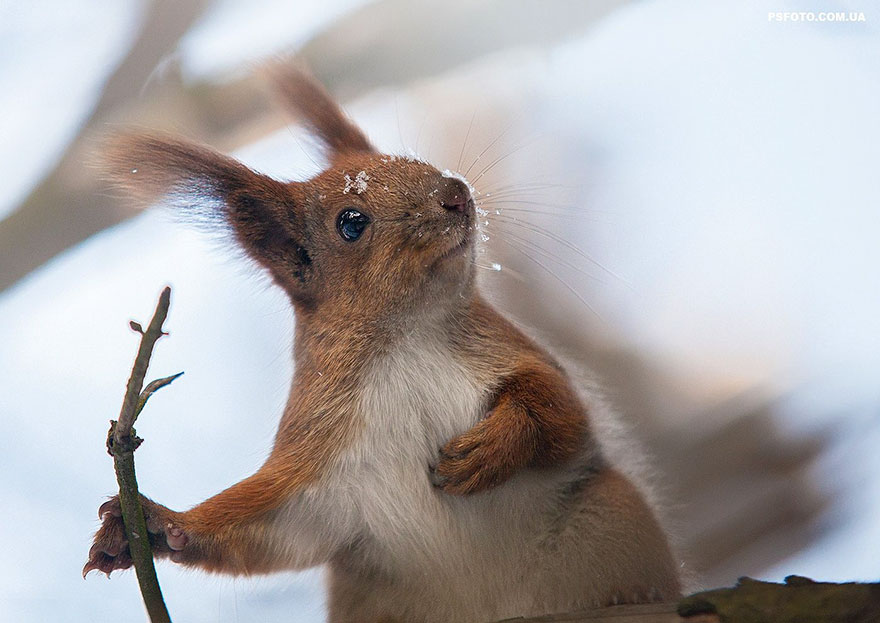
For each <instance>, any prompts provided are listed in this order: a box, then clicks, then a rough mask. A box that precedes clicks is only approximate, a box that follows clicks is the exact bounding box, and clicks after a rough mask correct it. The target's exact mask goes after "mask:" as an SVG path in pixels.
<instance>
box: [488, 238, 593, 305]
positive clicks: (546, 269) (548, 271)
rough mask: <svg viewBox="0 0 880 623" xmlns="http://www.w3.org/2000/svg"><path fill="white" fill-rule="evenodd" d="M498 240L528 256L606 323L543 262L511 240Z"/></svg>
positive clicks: (575, 291)
mask: <svg viewBox="0 0 880 623" xmlns="http://www.w3.org/2000/svg"><path fill="white" fill-rule="evenodd" d="M498 240H500V241H501V242H503V243H504V244H506V245H508V246H509V247H510V248H512V249H514V250H515V251H518V252H519V253H522V254H523V255H524V256H526V257H527V258H528V259H530V260H531V261H533V262H534V263H535V264H537V265H538V266H539V267H541V268H542V269H544V271H546V272H547V273H549V274H550V276H551V277H553V278H554V279H555V280H556V281H558V282H559V283H561V284H562V285H563V286H565V287H566V288H567V289H568V291H569V292H571V293H572V294H574V295H575V296H576V297H577V299H578V300H579V301H580V302H581V303H583V304H584V305H585V306H586V308H587V309H589V310H590V311H591V312H593V314H595V315H596V317H597V318H598V319H599V320H602V321H603V322H604V319H603V318H602V316H600V315H599V312H597V311H596V310H595V309H594V308H593V306H592V305H590V304H589V303H588V302H587V300H586V299H585V298H584V297H583V296H581V295H580V293H579V292H578V291H577V290H575V289H574V288H572V287H571V286H570V285H569V284H568V283H567V282H566V281H565V280H564V279H562V278H561V277H560V276H559V275H557V274H556V273H555V272H553V271H552V270H551V269H549V268H548V267H547V266H546V265H545V264H544V263H543V262H541V261H539V260H537V259H536V258H534V257H532V256H531V255H530V254H529V253H528V252H526V251H525V250H523V249H521V248H520V247H519V246H517V245H516V244H514V243H512V242H510V241H509V240H505V239H504V238H503V237H499V238H498Z"/></svg>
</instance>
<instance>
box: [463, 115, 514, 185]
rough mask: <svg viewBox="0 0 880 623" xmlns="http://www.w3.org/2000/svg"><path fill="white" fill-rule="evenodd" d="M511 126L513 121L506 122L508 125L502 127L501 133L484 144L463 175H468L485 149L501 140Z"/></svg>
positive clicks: (487, 149) (490, 147)
mask: <svg viewBox="0 0 880 623" xmlns="http://www.w3.org/2000/svg"><path fill="white" fill-rule="evenodd" d="M512 127H513V122H511V123H510V124H508V126H507V127H506V128H504V129H503V130H502V131H501V134H499V135H498V136H496V137H495V140H493V141H492V142H491V143H489V144H488V145H486V148H485V149H483V151H481V152H480V153H479V154H478V155H477V157H476V158H474V161H473V162H472V163H471V166H469V167H468V168H467V171H465V172H464V174H463V175H464V177H467V176H468V173H470V172H471V169H473V168H474V165H475V164H477V161H478V160H479V159H480V158H482V157H483V155H484V154H485V153H486V152H487V151H489V150H490V149H492V146H493V145H494V144H495V143H497V142H498V141H499V140H501V137H502V136H504V135H505V134H507V132H508V130H510V128H512Z"/></svg>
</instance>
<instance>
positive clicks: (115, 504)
mask: <svg viewBox="0 0 880 623" xmlns="http://www.w3.org/2000/svg"><path fill="white" fill-rule="evenodd" d="M108 516H109V517H122V508H121V507H120V506H119V498H115V497H113V498H110V499H109V500H107V501H106V502H104V503H103V504H101V506H100V507H99V508H98V519H100V520H101V521H104V519H106V518H107V517H108Z"/></svg>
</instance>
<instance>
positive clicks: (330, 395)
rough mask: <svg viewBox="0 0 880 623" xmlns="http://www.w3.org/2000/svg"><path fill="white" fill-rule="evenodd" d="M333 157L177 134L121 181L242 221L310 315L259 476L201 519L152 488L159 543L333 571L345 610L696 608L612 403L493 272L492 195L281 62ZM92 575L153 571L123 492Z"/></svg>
mask: <svg viewBox="0 0 880 623" xmlns="http://www.w3.org/2000/svg"><path fill="white" fill-rule="evenodd" d="M274 77H275V80H274V81H275V83H276V87H277V89H278V91H279V93H280V95H281V97H282V100H283V102H284V103H285V105H286V106H287V107H289V108H290V109H291V111H292V112H293V113H295V115H296V116H297V117H298V118H299V119H301V120H302V121H303V122H304V123H305V124H306V125H307V126H308V128H309V130H310V132H311V133H312V134H313V135H314V136H315V138H316V139H318V140H319V141H320V143H322V145H323V148H324V150H325V153H326V155H327V160H328V162H329V167H328V168H327V169H326V170H324V171H323V172H320V173H319V174H317V175H316V176H314V177H313V178H312V179H309V180H307V181H301V182H282V181H278V180H275V179H273V178H271V177H268V176H266V175H263V174H260V173H258V172H255V171H253V170H251V169H249V168H248V167H246V166H244V165H243V164H241V163H240V162H238V161H237V160H234V159H232V158H230V157H227V156H224V155H222V154H220V153H217V152H215V151H213V150H211V149H209V148H207V147H203V146H200V145H196V144H194V143H191V142H188V141H185V140H182V139H179V138H175V137H171V136H168V135H163V134H150V133H137V132H134V133H128V134H125V133H123V134H117V135H115V136H114V137H112V138H111V139H109V140H108V142H107V143H106V144H105V146H104V149H103V155H102V159H103V163H104V168H105V170H106V171H107V172H108V174H109V176H110V178H111V179H112V180H113V181H115V182H116V183H117V184H119V185H121V186H122V187H123V188H124V189H125V190H126V191H127V192H128V194H129V196H131V197H132V198H135V199H141V200H143V201H153V200H155V199H156V198H157V197H160V196H164V197H166V198H168V199H169V201H170V202H171V203H173V204H177V205H180V206H182V207H184V208H187V209H205V208H204V206H208V208H207V209H209V210H210V211H212V212H213V213H215V214H216V215H217V216H219V217H220V219H221V220H222V222H223V223H225V226H226V227H227V228H228V230H229V231H230V232H231V234H232V236H233V238H234V239H235V241H236V242H237V244H238V245H240V247H241V248H242V249H243V250H244V251H245V252H246V253H247V255H249V256H250V257H251V258H252V259H253V260H255V261H256V262H257V263H258V264H259V265H261V266H262V267H263V268H265V269H266V270H267V271H268V273H269V274H270V275H271V277H272V279H273V280H274V282H275V283H276V284H277V285H278V286H279V287H280V288H282V289H283V290H284V291H285V292H286V293H287V294H288V295H289V298H290V300H291V302H292V305H293V308H294V312H295V335H294V355H293V357H294V364H295V366H294V369H295V371H294V376H293V380H292V384H291V390H290V397H289V401H288V403H287V406H286V407H285V409H284V412H283V415H282V417H281V421H280V424H279V428H278V432H277V435H276V437H275V440H274V445H273V447H272V449H271V452H270V454H269V456H268V458H267V459H266V461H265V463H264V464H263V465H262V467H260V468H259V470H258V471H257V472H256V473H254V474H253V475H251V476H249V477H248V478H245V479H244V480H242V481H241V482H239V483H237V484H235V485H233V486H231V487H229V488H228V489H226V490H225V491H222V492H221V493H218V494H217V495H215V496H213V497H211V498H209V499H208V500H206V501H204V502H202V503H201V504H198V505H197V506H195V507H193V508H191V509H190V510H187V511H182V512H180V511H173V510H171V509H169V508H166V507H165V506H162V505H161V504H158V503H156V502H154V501H152V500H150V499H149V498H146V497H142V502H143V507H144V511H145V515H146V519H147V525H148V529H149V531H150V540H151V543H152V548H153V553H154V556H156V557H159V558H169V559H170V560H172V561H173V562H175V563H178V564H181V565H185V566H188V567H194V568H199V569H203V570H206V571H211V572H219V573H226V574H263V573H270V572H273V571H277V570H291V569H303V568H307V567H312V566H317V565H327V568H328V594H329V595H328V620H329V621H331V623H349V622H351V623H354V622H357V623H370V622H376V623H378V622H380V621H382V622H386V623H387V622H392V621H393V622H397V623H403V622H408V623H409V622H413V623H415V622H418V623H430V622H443V623H456V622H478V621H492V620H499V619H504V618H508V617H517V616H537V615H543V614H550V613H554V612H565V611H573V610H577V609H583V608H586V607H594V606H604V605H611V604H616V603H640V602H649V601H666V600H671V599H675V598H677V597H678V596H679V594H680V578H679V574H678V566H677V565H676V563H675V561H674V556H673V554H672V550H671V547H670V545H669V541H668V538H667V535H666V534H665V532H664V530H663V528H662V527H661V525H660V522H659V521H658V518H657V513H656V510H655V509H654V508H653V507H652V505H651V504H650V503H649V502H648V501H647V498H646V496H645V494H644V492H643V491H641V490H640V488H639V487H638V486H637V485H635V484H634V483H633V482H632V481H631V480H630V479H629V478H627V477H626V476H624V474H623V472H622V470H621V469H620V468H619V467H616V466H615V465H614V464H612V463H611V461H610V459H609V458H608V457H607V456H606V454H607V453H605V452H603V449H602V446H601V443H600V440H599V439H598V438H597V435H596V431H595V428H596V427H595V426H594V424H593V423H591V419H592V413H593V411H595V410H598V409H600V408H601V405H600V401H599V399H598V398H597V397H591V396H590V395H584V396H583V397H581V395H580V393H579V390H578V389H577V388H576V386H575V384H574V383H573V381H572V380H571V378H570V377H569V375H568V373H567V372H566V371H565V370H564V369H563V367H562V366H561V365H560V364H559V363H557V361H556V359H554V357H553V356H551V354H549V353H548V351H547V350H546V349H545V348H543V347H542V346H540V345H539V344H538V343H537V342H536V341H534V340H533V339H532V338H531V337H528V336H526V335H525V334H524V333H523V332H522V331H520V329H518V328H517V327H515V326H514V324H512V323H511V321H509V320H508V319H506V318H505V317H504V316H503V315H502V314H501V313H499V312H498V311H496V310H495V309H494V308H493V307H492V306H491V305H490V304H489V303H488V302H487V301H486V300H485V299H484V297H483V296H482V295H481V293H480V291H479V288H478V286H477V284H476V283H475V272H476V271H475V253H476V250H475V249H476V244H477V240H476V238H477V233H476V226H475V222H476V221H475V219H476V212H475V210H476V207H475V203H474V194H473V192H472V189H471V188H470V186H469V184H468V183H467V181H466V180H464V178H462V177H461V176H459V175H458V174H453V173H450V172H441V171H440V170H438V169H436V168H434V167H433V166H431V165H430V164H428V163H426V162H422V161H420V160H418V159H415V158H411V157H401V156H393V155H386V154H382V153H379V152H378V151H377V150H376V149H375V148H374V147H373V146H372V144H371V143H370V142H369V140H368V139H367V137H366V135H365V134H364V133H363V132H362V131H361V130H360V129H359V128H358V127H357V126H356V125H355V124H354V123H353V122H352V121H351V120H350V119H349V118H348V117H347V116H346V115H345V114H344V113H343V111H342V110H341V109H340V107H339V106H338V105H337V104H336V103H335V102H334V101H333V99H332V98H331V96H330V95H329V93H328V92H327V91H326V90H325V89H324V87H323V86H321V85H320V84H318V83H317V82H316V81H315V80H314V78H312V77H311V76H310V75H309V74H308V73H306V72H305V71H304V70H302V69H297V68H286V69H284V70H278V71H276V72H274ZM98 515H99V518H100V519H101V521H102V525H101V527H100V529H99V530H98V532H97V533H96V534H95V536H94V542H93V545H92V547H91V550H90V551H89V558H88V562H87V563H86V564H85V567H84V569H83V574H84V575H85V574H86V573H88V572H89V571H91V570H99V571H103V572H105V573H107V574H108V575H109V574H110V572H111V571H113V570H116V569H126V568H128V567H130V566H131V564H132V563H131V558H130V555H129V553H128V544H127V541H126V537H125V532H124V527H123V524H122V518H121V511H120V506H119V501H118V498H117V497H113V498H111V499H110V500H109V501H107V502H105V503H104V504H103V505H101V506H100V508H99V511H98Z"/></svg>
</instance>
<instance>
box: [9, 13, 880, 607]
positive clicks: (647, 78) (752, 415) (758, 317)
mask: <svg viewBox="0 0 880 623" xmlns="http://www.w3.org/2000/svg"><path fill="white" fill-rule="evenodd" d="M785 11H792V12H797V11H813V12H843V13H844V14H845V15H846V16H847V17H849V16H850V12H854V13H853V15H854V16H855V15H857V14H858V12H863V14H864V21H845V22H834V23H830V22H819V21H797V22H795V21H785V22H782V21H778V20H776V19H774V20H771V19H769V18H768V12H785ZM878 28H880V12H878V11H877V10H876V5H875V4H873V3H871V2H868V1H865V2H856V1H846V0H824V1H822V2H810V1H806V0H805V1H798V0H775V1H774V2H772V3H767V2H757V1H750V2H742V1H739V0H720V1H718V2H713V3H693V2H683V1H681V0H645V1H626V0H595V1H592V2H584V1H580V0H553V1H549V2H547V1H543V2H542V1H540V0H444V1H439V0H430V1H429V0H421V1H410V0H372V1H370V0H321V1H320V2H318V1H312V0H307V1H306V0H304V1H301V2H288V1H284V0H250V1H248V2H245V1H243V0H215V1H213V2H209V1H207V0H178V1H171V0H118V1H117V2H112V3H107V2H100V1H98V0H78V2H76V3H71V2H61V1H51V0H45V1H37V2H24V1H15V0H6V1H5V2H0V83H2V84H3V85H4V88H3V89H2V91H0V110H2V113H3V114H2V116H0V136H2V146H0V164H2V166H3V171H4V172H5V175H4V181H5V183H6V191H5V192H4V193H3V196H2V197H0V499H2V500H3V502H2V508H3V511H4V512H3V513H2V519H0V529H2V532H3V534H2V536H3V543H4V550H5V551H4V554H3V555H2V556H0V604H2V606H0V620H8V621H42V620H56V619H57V618H58V617H59V615H60V613H64V614H63V616H64V619H65V620H68V621H90V622H98V621H116V620H120V616H119V613H120V612H125V611H126V610H125V609H130V608H132V607H134V608H135V612H139V611H138V610H137V609H138V608H139V607H140V606H139V604H140V597H139V594H138V591H137V587H136V582H135V579H134V576H133V574H119V575H118V576H116V575H114V577H113V578H112V580H110V581H108V580H106V579H104V578H103V577H98V576H97V575H93V576H91V577H89V578H88V580H86V581H83V580H82V578H81V577H80V569H81V567H82V564H83V563H84V561H85V557H86V552H87V551H88V547H89V544H90V538H91V534H92V532H93V531H94V530H95V529H96V528H97V526H98V520H97V518H96V516H95V513H96V509H97V507H98V505H99V503H100V502H101V501H102V499H103V498H104V496H107V495H110V494H112V493H114V492H115V489H116V483H115V479H114V475H113V469H112V462H111V459H110V458H109V457H108V456H107V455H106V453H105V452H104V451H103V446H104V440H105V436H106V431H107V421H108V420H109V419H110V418H113V417H116V415H117V413H118V408H119V404H120V401H121V398H122V393H123V389H124V385H125V381H126V379H127V377H128V374H129V371H130V366H131V361H132V359H133V357H134V352H135V349H136V344H137V339H136V338H137V336H136V335H135V334H133V333H132V332H131V331H130V330H129V329H128V320H129V319H131V318H134V319H137V320H140V321H147V320H148V319H149V317H150V314H151V313H152V310H153V308H154V305H155V300H156V297H157V295H158V293H159V291H160V290H161V288H162V287H163V286H164V285H165V284H170V285H172V286H173V288H174V292H173V301H172V308H171V314H170V319H169V321H168V323H167V325H166V326H167V328H168V329H169V330H170V332H171V337H170V338H168V339H165V340H163V341H162V342H160V343H159V345H158V346H157V350H156V353H155V356H154V358H153V364H152V367H151V371H150V373H149V374H148V378H155V377H158V376H164V375H167V374H171V373H174V372H177V371H179V370H185V371H186V375H185V376H184V377H183V378H182V379H180V380H179V381H177V382H176V383H175V384H174V385H173V386H172V387H170V388H168V389H165V390H163V391H162V392H160V393H159V394H158V395H157V396H156V397H154V398H153V399H152V401H151V403H150V407H149V409H147V412H146V415H145V416H144V418H143V420H142V421H140V422H139V425H138V432H139V434H140V435H141V436H143V437H144V438H145V439H146V442H145V443H144V445H143V446H142V447H141V449H140V450H139V451H138V454H137V463H138V476H139V479H140V483H141V488H142V490H143V491H144V492H146V493H147V494H149V495H152V496H155V497H156V498H157V499H158V500H160V501H161V502H163V503H165V504H167V505H169V506H171V507H172V508H186V507H189V506H191V505H193V504H195V503H197V502H199V501H201V500H203V499H204V498H206V497H208V496H210V495H212V494H213V493H216V492H217V491H219V490H221V489H223V488H225V487H227V486H229V485H230V484H232V483H234V482H236V481H238V480H240V479H241V478H243V477H245V476H246V475H248V474H250V473H251V472H252V471H253V470H255V469H256V468H257V467H258V466H259V465H260V463H261V462H262V460H263V458H264V457H265V456H266V453H267V451H268V449H269V446H270V443H271V440H272V436H273V433H274V430H275V426H276V423H277V421H278V418H279V416H280V413H281V409H282V408H283V405H284V402H285V399H286V395H287V388H288V383H289V379H290V375H291V372H292V370H291V363H290V349H291V336H292V312H291V309H290V307H289V305H288V303H287V302H286V301H285V300H284V298H283V296H281V295H280V294H279V293H278V292H277V291H276V290H275V289H274V288H272V287H271V285H270V284H269V282H268V280H267V279H266V278H265V276H263V275H261V274H260V273H259V271H257V270H256V269H255V268H254V266H252V265H251V264H250V263H248V262H247V261H246V260H244V259H243V258H241V257H240V255H239V254H237V253H236V252H235V251H234V250H233V249H231V248H230V246H229V244H228V242H226V241H223V240H221V239H218V238H217V237H216V236H212V235H210V234H206V233H204V232H199V231H194V230H193V229H191V228H187V227H185V226H183V225H181V224H180V223H177V222H175V219H174V216H173V215H171V214H169V213H168V211H167V210H163V209H162V208H161V206H157V207H154V208H152V209H149V210H146V211H144V212H139V213H138V212H135V211H133V208H132V207H131V206H130V205H127V204H126V203H125V202H120V201H119V200H118V199H116V198H114V197H113V196H112V194H111V193H108V192H107V189H106V188H104V187H103V186H102V185H101V184H100V183H98V182H97V181H96V179H95V175H94V171H93V170H91V168H90V167H89V165H88V157H89V154H90V153H91V152H92V151H93V150H94V149H95V145H96V144H97V139H98V138H99V137H100V135H101V134H103V133H106V132H108V131H112V130H113V128H115V127H122V126H127V125H136V126H142V127H149V128H162V129H167V130H171V131H175V132H178V133H181V134H183V135H186V136H189V137H191V138H193V139H195V140H199V141H203V142H206V143H208V144H210V145H212V146H214V147H216V148H218V149H220V150H223V151H227V152H230V153H234V154H235V155H236V156H238V157H240V158H241V159H243V160H244V161H245V162H246V163H247V164H249V165H250V166H252V167H254V168H256V169H259V170H261V171H264V172H267V173H270V174H273V175H276V176H279V177H282V178H285V179H302V178H306V177H308V176H310V175H312V174H313V173H314V172H315V171H317V170H318V169H319V167H320V166H321V163H322V161H321V155H320V154H319V153H317V152H316V150H315V149H314V145H313V144H312V143H311V142H310V141H309V139H308V137H307V136H305V135H304V134H303V132H302V131H301V129H299V128H298V127H297V126H296V123H295V121H294V120H290V119H286V118H285V117H284V116H283V115H282V114H281V112H280V108H278V107H276V106H273V103H272V100H271V97H269V96H268V94H267V90H266V89H265V85H264V84H263V83H262V81H261V79H260V78H259V74H258V71H256V70H257V69H258V68H259V66H260V63H261V62H262V61H264V60H265V59H266V58H267V57H272V56H275V55H279V54H290V53H293V54H295V55H297V56H299V57H301V58H304V59H305V60H306V62H307V63H308V64H309V65H310V67H311V68H312V70H313V71H314V73H315V74H316V75H317V76H318V77H319V78H320V79H321V80H322V81H323V82H324V83H325V84H326V85H327V86H328V88H329V89H330V90H331V91H332V92H333V93H334V95H336V96H337V97H338V98H339V99H340V101H342V102H343V104H344V106H345V108H346V109H347V111H348V112H349V113H350V114H351V115H352V116H353V117H354V119H355V120H356V121H357V122H358V123H359V124H360V125H361V126H362V127H363V128H364V129H365V130H366V131H367V133H368V134H369V135H370V137H371V138H372V139H373V141H374V142H375V144H376V145H378V146H379V147H380V148H381V149H383V150H386V151H389V152H392V153H415V154H418V156H419V157H421V158H424V159H426V160H428V161H430V162H432V163H433V164H435V165H436V166H438V168H440V169H445V168H449V169H453V170H458V171H460V172H462V173H466V175H467V176H468V177H469V178H470V180H471V181H472V182H473V183H474V185H475V186H476V188H477V190H478V191H479V192H480V196H481V200H482V204H481V208H482V209H483V210H485V212H486V214H485V216H484V218H483V219H482V220H483V225H482V232H483V237H484V238H486V240H484V241H483V242H484V244H483V245H482V246H481V251H480V259H479V263H480V265H481V266H482V267H483V268H481V279H482V283H483V287H484V289H485V290H486V291H487V292H488V294H489V296H490V297H491V298H492V299H493V300H495V301H496V302H497V304H498V305H499V306H500V307H501V308H502V309H503V310H504V311H505V312H506V313H507V314H508V315H510V316H511V317H512V318H514V319H515V320H516V321H517V322H518V323H520V324H522V325H523V326H525V327H530V328H532V329H534V330H536V331H538V332H540V333H542V334H543V335H544V336H545V337H546V339H547V340H548V341H549V342H550V343H552V344H555V345H556V346H557V348H559V349H561V350H562V351H563V352H564V353H565V354H566V355H568V356H569V357H570V358H572V359H573V360H575V361H576V362H578V363H579V364H582V365H585V366H587V367H588V368H590V369H592V370H593V371H595V372H596V373H597V374H598V375H599V377H600V378H601V379H602V380H603V382H604V384H605V386H606V388H607V392H608V397H609V399H610V401H611V402H612V403H613V404H614V405H615V406H616V407H617V410H618V411H619V413H620V416H621V419H622V421H623V422H624V424H625V425H626V426H627V427H628V428H629V429H631V434H632V435H634V436H635V437H637V438H638V439H639V440H640V442H641V443H642V445H643V446H644V447H645V448H646V455H647V456H648V457H649V458H648V463H649V464H650V465H652V466H653V468H652V473H653V478H652V479H653V480H654V481H656V483H657V485H658V491H659V495H660V497H661V498H662V499H663V500H665V502H666V506H667V514H668V515H669V520H670V522H671V525H673V526H674V528H675V531H676V532H677V534H678V535H679V541H680V546H681V551H682V558H683V560H684V561H685V563H684V564H685V569H686V570H687V571H688V572H689V573H690V574H691V575H692V576H693V577H694V578H695V586H694V587H699V586H716V585H723V584H729V583H731V582H733V581H735V579H736V578H737V577H738V576H741V575H750V576H753V577H759V578H765V579H770V580H777V581H778V580H781V579H782V578H783V577H784V576H785V575H788V574H790V573H797V574H801V575H807V576H811V577H814V578H816V579H823V580H832V581H842V580H875V581H876V580H877V579H878V577H880V555H878V553H880V520H878V517H880V452H878V450H880V384H878V377H880V327H878V318H880V269H878V267H880V245H878V240H880V177H878V174H877V171H878V164H880V116H878V114H877V103H878V101H880V32H878ZM159 574H160V579H161V581H162V584H163V588H164V590H165V594H166V599H167V601H168V604H169V607H170V610H171V612H172V614H173V615H174V616H175V617H176V618H178V619H179V620H181V621H184V620H185V621H206V622H208V621H211V622H215V621H220V622H226V621H282V620H283V621H303V622H305V621H309V622H314V621H321V620H323V617H324V614H323V589H322V576H321V571H320V570H312V571H308V572H304V573H296V574H282V575H277V576H272V577H269V578H257V579H229V578H219V577H212V576H206V575H203V574H200V573H192V572H185V571H181V570H180V569H177V568H175V567H173V566H170V565H165V564H163V565H160V569H159ZM121 618H122V619H125V620H137V619H138V617H137V616H122V617H121Z"/></svg>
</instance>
